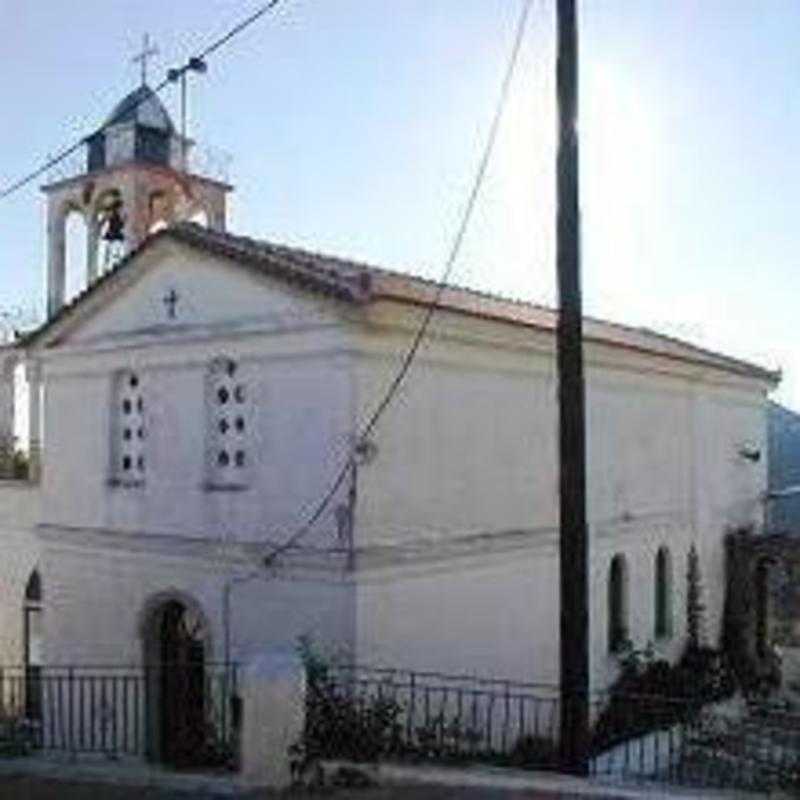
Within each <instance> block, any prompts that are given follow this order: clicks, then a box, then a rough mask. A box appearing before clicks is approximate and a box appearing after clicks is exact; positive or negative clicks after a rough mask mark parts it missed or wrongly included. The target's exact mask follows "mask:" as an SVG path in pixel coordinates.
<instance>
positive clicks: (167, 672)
mask: <svg viewBox="0 0 800 800" xmlns="http://www.w3.org/2000/svg"><path fill="white" fill-rule="evenodd" d="M237 684H238V675H237V668H236V665H234V664H230V665H225V664H199V665H197V664H191V665H185V664H174V665H171V664H164V665H162V664H159V665H156V666H143V667H117V666H98V667H90V666H57V667H56V666H42V667H39V666H28V667H20V666H11V667H8V666H6V667H0V741H5V742H6V743H7V744H8V743H15V744H16V745H18V746H20V747H22V748H23V749H30V750H45V751H60V752H65V753H72V754H75V755H77V754H83V753H99V754H105V755H107V756H109V757H112V758H114V757H122V756H136V757H147V758H154V759H160V760H164V756H165V754H166V753H168V752H171V753H175V752H178V750H176V747H178V748H179V747H180V745H181V741H173V740H183V742H184V743H187V745H188V744H190V745H191V747H192V750H193V753H189V754H187V756H191V757H196V760H197V761H198V764H201V763H203V762H208V763H209V765H211V764H214V765H222V764H234V763H235V762H236V760H237V757H238V723H239V719H238V717H239V715H240V708H239V703H240V701H239V700H238V685H237ZM167 686H169V691H170V692H172V694H173V695H174V697H172V698H171V700H167V699H166V697H165V692H166V691H168V690H167ZM167 714H170V715H171V716H170V718H169V719H167V718H166V717H165V715H167Z"/></svg>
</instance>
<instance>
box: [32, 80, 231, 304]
mask: <svg viewBox="0 0 800 800" xmlns="http://www.w3.org/2000/svg"><path fill="white" fill-rule="evenodd" d="M85 145H86V158H85V162H84V164H83V165H82V168H81V171H80V173H79V174H77V175H72V176H71V177H68V178H65V179H63V180H59V181H56V182H54V183H50V184H48V185H46V186H44V187H42V191H43V192H44V194H45V197H46V199H47V314H48V318H50V317H53V316H54V315H55V314H57V313H58V311H59V310H60V309H61V307H62V306H63V305H64V303H65V300H66V270H67V263H66V260H67V247H66V225H67V217H68V216H69V215H70V214H71V213H74V212H76V211H77V212H78V213H79V214H80V215H81V216H83V218H84V220H85V221H86V263H85V265H83V269H84V270H85V284H84V287H88V286H89V285H91V284H92V283H93V282H94V281H95V280H97V278H99V277H100V276H101V275H102V274H103V273H105V272H107V271H108V270H110V269H112V268H113V266H114V264H116V262H117V261H118V260H119V259H120V258H121V257H122V256H124V255H125V254H126V253H128V252H130V251H131V250H133V249H135V248H136V247H138V246H139V245H140V244H141V243H142V241H144V239H146V238H147V236H148V235H149V234H151V233H152V232H154V231H155V230H157V229H158V228H160V227H164V226H168V225H171V224H173V223H175V222H180V221H183V220H189V219H192V218H197V216H198V215H202V216H203V217H204V218H205V219H206V220H207V224H208V227H209V228H212V229H214V230H224V229H225V224H226V202H227V193H228V192H229V191H231V189H232V188H233V187H232V186H230V185H229V184H227V183H223V182H221V181H218V180H216V179H213V178H209V177H205V176H203V175H199V174H195V173H194V172H192V171H191V170H190V169H187V168H185V165H186V164H187V163H191V162H190V160H188V159H187V155H190V154H191V151H192V148H193V146H194V142H193V141H192V140H190V139H184V138H182V137H181V136H180V134H179V133H177V131H176V130H175V126H174V125H173V123H172V120H171V119H170V116H169V114H168V113H167V110H166V109H165V108H164V106H163V104H162V103H161V101H160V100H159V99H158V97H157V95H156V94H155V92H153V90H152V89H150V87H149V86H147V84H145V83H143V84H142V85H141V86H140V87H139V88H138V89H135V90H134V91H133V92H131V93H130V94H129V95H127V96H126V97H125V98H124V99H123V100H122V101H120V102H119V103H118V104H117V106H116V107H115V108H114V110H113V111H112V112H111V114H110V115H109V117H108V119H107V120H106V121H105V122H104V123H103V125H102V127H101V128H100V129H99V130H97V131H96V132H95V133H93V134H92V135H91V136H89V137H88V138H87V139H86V140H85ZM71 266H72V265H71Z"/></svg>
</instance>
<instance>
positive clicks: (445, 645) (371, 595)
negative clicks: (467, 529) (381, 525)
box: [357, 537, 559, 684]
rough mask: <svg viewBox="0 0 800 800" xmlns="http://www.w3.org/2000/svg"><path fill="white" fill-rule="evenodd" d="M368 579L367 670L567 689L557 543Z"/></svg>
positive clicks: (364, 602) (363, 617)
mask: <svg viewBox="0 0 800 800" xmlns="http://www.w3.org/2000/svg"><path fill="white" fill-rule="evenodd" d="M547 538H548V539H550V541H549V542H546V543H543V544H541V545H539V546H538V547H536V548H530V549H526V550H519V549H515V550H514V551H512V552H509V553H506V554H503V555H497V554H494V555H486V556H483V557H480V558H478V557H475V556H471V557H468V558H462V559H451V560H447V559H445V560H444V561H443V562H442V561H440V562H439V563H435V562H434V563H429V562H428V560H427V559H425V558H423V559H421V561H420V563H419V564H415V565H414V566H399V565H395V566H393V567H389V568H384V569H382V570H375V571H374V572H369V571H367V572H365V573H364V574H363V575H360V576H359V588H358V606H357V630H358V655H359V660H360V661H361V662H362V663H366V664H372V665H379V666H386V667H396V668H403V669H417V670H423V671H425V670H433V671H439V672H444V673H449V674H454V675H462V674H467V675H477V676H497V677H502V678H506V679H509V680H517V681H523V682H540V683H546V684H554V683H557V681H558V625H559V599H558V592H557V591H554V588H555V587H556V586H557V581H558V574H557V567H556V565H557V554H556V550H555V542H554V541H552V538H551V537H547Z"/></svg>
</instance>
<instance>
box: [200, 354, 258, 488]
mask: <svg viewBox="0 0 800 800" xmlns="http://www.w3.org/2000/svg"><path fill="white" fill-rule="evenodd" d="M248 395H249V393H248V388H247V384H246V383H245V381H244V380H243V377H242V374H241V369H240V366H239V364H237V363H236V361H234V360H233V359H230V358H217V359H215V360H214V361H212V362H211V365H210V366H209V369H208V377H207V382H206V441H207V446H206V471H207V475H208V486H209V487H210V488H242V487H244V486H246V485H247V483H248V480H249V469H248V468H249V466H250V455H251V452H250V450H249V449H248V444H249V441H250V405H251V404H250V398H249V396H248Z"/></svg>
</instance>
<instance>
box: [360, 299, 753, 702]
mask: <svg viewBox="0 0 800 800" xmlns="http://www.w3.org/2000/svg"><path fill="white" fill-rule="evenodd" d="M397 321H398V318H397V317H391V316H389V315H388V314H387V315H385V316H384V317H382V318H381V322H383V323H384V324H386V325H391V323H392V322H394V323H395V324H396V323H397ZM466 324H467V323H465V322H464V321H463V320H458V319H454V318H453V319H447V318H445V315H440V320H439V323H438V327H437V326H435V327H434V330H433V333H432V336H431V338H430V339H429V340H428V341H427V342H426V344H425V345H424V346H423V348H422V350H421V351H420V353H419V356H418V358H417V360H416V362H415V364H414V366H413V368H412V374H411V375H410V377H409V379H408V381H407V382H406V384H404V386H403V388H402V389H401V391H400V392H399V393H398V396H397V398H396V400H395V402H394V404H393V406H392V407H390V409H389V410H388V412H387V413H386V415H385V416H384V418H383V419H382V421H381V423H380V425H379V426H378V428H377V431H376V433H375V435H374V443H375V445H376V455H375V458H374V459H373V460H372V461H370V462H369V463H368V464H365V465H364V466H363V467H361V468H360V470H359V498H360V499H359V506H358V517H357V537H358V538H357V540H358V543H359V545H361V546H362V547H364V548H366V551H369V550H370V548H372V547H374V546H377V545H381V546H389V547H390V548H391V547H392V546H394V547H398V548H400V549H402V548H403V547H404V546H408V545H410V544H411V543H415V544H416V545H417V546H419V547H422V548H423V549H424V547H425V546H427V545H431V544H432V543H434V542H441V541H455V540H457V539H458V538H459V537H463V536H465V535H475V534H479V533H480V534H495V535H499V534H502V532H504V531H509V530H528V531H530V535H531V536H535V535H540V534H541V532H543V531H548V530H549V531H551V532H553V533H554V532H555V531H556V528H557V519H558V512H557V498H558V473H557V406H556V383H555V375H554V368H555V363H554V354H553V352H552V337H549V342H550V349H548V347H547V341H548V336H549V335H547V334H541V333H538V332H533V331H528V332H525V331H523V332H520V331H518V330H514V329H510V328H509V327H508V326H502V325H499V324H484V325H483V326H482V327H481V329H479V328H478V326H477V325H475V326H474V327H473V328H472V330H471V331H469V330H467V329H466V327H465V326H466ZM389 329H391V328H389ZM378 330H379V329H378V328H377V326H376V327H375V328H374V332H377V331H378ZM443 334H447V335H448V338H447V339H445V338H444V336H443ZM523 334H524V336H525V337H527V343H526V342H525V338H524V337H523ZM407 344H408V336H406V335H405V334H403V336H400V335H395V337H394V338H393V339H391V340H390V339H389V338H388V337H387V336H384V337H383V338H378V337H377V336H376V335H374V333H373V335H371V336H366V337H365V338H364V340H363V347H364V350H365V353H366V355H365V357H364V358H363V359H362V360H361V361H360V362H359V396H358V400H359V407H360V409H361V412H360V416H361V418H362V419H363V418H365V417H367V416H368V413H369V411H370V410H371V409H372V408H373V407H374V405H375V403H376V401H377V398H379V397H380V396H381V393H382V392H383V391H384V389H385V387H386V386H387V385H388V381H389V379H390V378H391V375H392V374H393V370H395V369H396V368H397V365H398V359H399V357H400V354H401V353H403V352H404V346H407ZM390 354H391V355H390ZM587 384H588V386H587V436H588V445H587V447H588V514H589V526H590V532H591V534H592V538H593V546H592V562H591V586H592V601H591V609H592V624H593V633H592V669H593V684H594V685H595V686H596V687H602V686H605V685H607V684H608V682H609V681H610V680H612V679H613V677H614V676H615V675H616V670H617V659H616V657H614V656H609V654H608V642H607V626H608V620H607V607H608V598H607V580H608V566H609V564H610V561H611V558H612V557H613V556H614V554H615V553H617V552H622V553H624V554H625V556H626V558H627V559H628V561H629V575H630V592H631V602H630V608H631V614H630V634H631V638H632V640H633V642H634V644H635V645H636V646H637V647H642V648H643V647H645V646H646V645H647V643H648V642H649V641H651V640H653V639H654V638H655V631H654V615H655V600H654V595H655V587H654V580H655V558H656V554H657V552H658V548H659V547H661V546H666V547H667V548H668V549H669V552H670V555H671V558H672V565H673V593H672V597H673V607H672V618H673V629H674V635H673V637H672V638H671V639H669V640H668V641H660V642H655V644H656V652H657V653H659V654H663V655H666V656H667V657H669V658H673V659H674V658H676V657H677V656H678V655H679V654H680V652H681V650H682V648H683V646H684V642H685V639H684V636H685V588H686V587H685V575H686V556H687V553H688V550H689V547H690V544H691V543H692V542H696V544H697V547H698V550H699V552H700V557H701V570H702V572H703V582H704V591H705V597H704V601H705V603H706V605H707V633H708V640H709V643H710V644H714V645H715V644H717V642H718V636H719V632H720V623H721V615H722V606H723V602H724V589H725V586H724V547H723V542H724V536H725V533H726V532H727V530H728V528H729V526H730V525H731V524H734V523H743V522H747V521H756V520H758V518H759V515H760V506H759V503H758V502H757V497H758V495H759V493H760V492H761V491H763V490H764V488H765V487H766V473H765V470H764V464H763V458H762V460H761V462H759V463H755V464H754V463H752V462H750V461H747V460H746V459H743V458H742V457H741V456H740V455H739V453H738V450H739V448H740V447H741V445H742V444H744V443H747V444H748V445H749V446H751V447H754V448H756V449H761V451H762V453H765V452H766V450H765V447H766V446H765V441H766V439H765V436H766V429H765V401H766V388H767V387H766V386H764V385H763V384H762V383H760V382H758V381H755V380H750V381H748V380H746V379H742V378H737V377H735V376H732V375H726V374H725V373H721V372H719V371H713V370H709V369H700V368H698V367H697V366H695V365H690V364H685V363H681V362H677V361H676V362H673V361H668V360H666V359H663V358H658V357H654V356H646V355H644V354H641V353H628V352H626V351H620V350H619V349H616V350H614V349H612V348H608V347H605V346H600V345H596V344H590V345H588V346H587ZM500 540H501V537H500V536H498V541H500ZM550 570H551V572H550V573H548V574H547V577H546V578H545V582H546V585H547V586H548V587H549V588H548V590H547V591H550V592H552V593H553V594H554V595H557V593H558V575H557V572H558V571H557V559H556V561H555V563H552V564H550ZM461 580H462V576H456V577H454V578H448V579H447V580H446V581H444V582H443V585H442V592H444V591H445V590H444V585H449V586H451V588H452V591H453V593H454V595H455V596H456V597H460V596H461V594H462V592H461V590H460V589H459V582H460V581H461ZM495 580H497V581H498V582H499V583H501V584H502V583H508V585H509V586H511V585H513V584H514V581H515V578H514V573H513V570H507V571H505V572H504V571H503V570H500V572H499V573H498V575H497V576H495ZM387 581H389V578H388V576H387ZM466 584H467V585H470V586H471V584H470V582H469V581H468V580H466ZM376 591H377V590H376ZM386 591H387V592H390V590H389V589H387V590H386ZM391 591H392V592H393V591H394V590H391ZM437 591H438V590H437ZM408 594H409V595H416V590H414V591H409V592H408ZM511 596H514V592H511V593H510V595H509V597H511ZM516 596H517V597H518V598H519V597H524V596H525V595H524V592H522V591H521V592H520V593H519V594H517V595H516ZM386 598H392V599H391V600H389V599H386ZM386 598H384V600H383V603H384V606H385V611H384V612H382V613H383V616H384V617H391V615H392V611H391V603H392V602H396V603H397V604H398V605H397V607H398V609H403V610H404V609H405V605H407V604H408V603H409V602H413V603H415V610H416V614H414V615H410V618H411V619H413V620H414V624H415V626H416V627H415V630H416V634H417V636H418V637H420V639H421V640H423V641H427V639H428V637H429V633H427V632H425V631H424V630H423V629H425V628H427V627H430V628H431V630H432V631H438V630H439V627H438V622H437V621H436V614H435V613H434V612H433V610H435V609H436V608H438V606H437V603H438V602H439V601H438V600H437V596H436V595H435V594H434V595H431V593H428V592H425V591H424V590H422V591H420V592H419V602H418V601H417V597H416V596H415V598H414V600H413V601H409V600H407V599H405V596H403V597H400V596H399V594H391V593H390V594H389V595H386ZM427 601H430V603H431V605H430V609H431V613H426V611H425V602H427ZM509 602H511V601H509ZM516 602H517V603H518V604H519V603H520V601H519V599H517V601H516ZM398 615H399V616H405V613H404V611H398ZM556 624H557V620H556ZM371 630H372V631H373V632H375V633H374V635H375V636H378V637H379V633H378V632H379V631H380V630H381V626H380V625H377V624H376V625H373V626H372V628H371ZM387 630H388V628H387ZM464 634H465V635H466V636H470V633H469V631H464ZM537 635H538V634H537ZM430 636H431V637H432V638H434V639H435V638H436V636H434V635H433V634H430ZM481 636H482V637H484V634H483V632H482V633H481ZM367 638H369V637H367ZM384 638H385V639H386V641H387V642H388V641H389V638H390V637H389V636H388V635H387V636H386V637H384ZM484 640H485V637H484ZM488 640H489V641H492V637H491V636H490V637H489V639H488ZM478 641H481V640H480V639H474V640H471V642H472V644H470V640H468V641H465V642H464V643H463V647H462V652H463V651H468V650H469V649H470V647H471V646H472V647H473V650H477V649H478V647H477V642H478ZM506 648H507V652H508V653H517V652H518V651H517V644H516V642H515V641H513V640H511V639H509V641H508V642H507V644H506ZM414 652H415V656H414V657H415V661H416V662H417V663H416V665H417V666H418V667H419V668H422V667H423V665H424V662H425V661H426V660H427V662H428V663H427V666H428V668H431V669H441V668H442V664H450V663H451V661H450V658H449V653H450V652H455V651H451V650H449V649H448V648H443V649H442V648H435V647H431V648H430V649H428V648H426V647H421V648H419V649H416V650H415V651H414ZM515 658H516V659H517V660H516V662H515V660H514V659H515ZM497 659H498V660H497V663H496V665H495V666H494V667H493V668H492V672H493V673H494V674H498V675H501V676H503V677H505V675H503V673H502V672H501V670H502V669H505V670H508V672H509V673H510V674H511V675H512V676H519V675H528V677H529V679H538V677H539V676H538V675H537V676H531V675H530V674H529V670H530V666H529V663H528V662H527V661H526V660H525V659H524V658H523V657H521V656H519V655H517V656H509V657H505V656H497ZM440 662H441V663H440ZM482 663H485V662H484V661H482V660H481V659H480V658H479V657H477V656H476V659H475V664H476V665H479V664H482ZM462 666H463V668H464V669H468V670H470V666H469V665H468V664H466V663H464V664H463V665H462ZM448 668H449V667H448ZM474 668H475V669H477V666H476V667H474Z"/></svg>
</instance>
